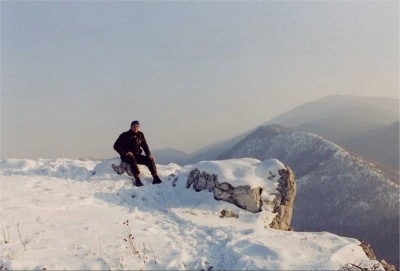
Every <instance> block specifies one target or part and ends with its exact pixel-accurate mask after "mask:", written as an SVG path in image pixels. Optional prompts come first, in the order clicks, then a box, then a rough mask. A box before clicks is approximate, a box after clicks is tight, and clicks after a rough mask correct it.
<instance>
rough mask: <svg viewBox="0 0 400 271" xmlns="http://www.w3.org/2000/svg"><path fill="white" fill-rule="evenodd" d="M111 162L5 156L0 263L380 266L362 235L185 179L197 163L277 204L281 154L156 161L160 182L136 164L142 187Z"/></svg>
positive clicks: (34, 266) (38, 266)
mask: <svg viewBox="0 0 400 271" xmlns="http://www.w3.org/2000/svg"><path fill="white" fill-rule="evenodd" d="M113 163H119V158H115V159H109V160H104V161H90V160H85V161H82V160H70V159H54V160H44V159H39V160H22V159H19V160H17V159H9V160H3V161H1V169H0V183H1V208H0V210H1V213H0V219H1V227H2V235H1V238H0V246H1V258H0V265H1V268H0V270H5V269H8V270H11V269H17V270H44V269H46V270H54V269H57V270H63V269H64V270H72V269H73V270H133V269H134V270H139V269H141V270H157V269H158V270H168V269H169V270H211V269H213V270H218V269H225V270H239V269H250V270H255V269H264V270H266V269H268V270H339V269H343V267H345V266H348V265H349V264H356V265H358V266H362V267H369V268H372V267H374V268H375V269H377V270H383V268H382V266H381V265H380V264H379V263H378V262H377V261H374V260H369V259H368V257H367V256H366V254H365V252H364V251H363V249H362V248H361V246H360V241H358V240H356V239H352V238H344V237H340V236H337V235H334V234H331V233H328V232H295V231H283V230H277V229H272V228H270V227H269V226H268V225H269V224H270V222H271V221H272V220H273V219H274V217H275V216H276V215H277V213H275V212H274V210H272V209H271V208H270V207H269V206H268V205H264V206H262V208H261V211H260V212H254V213H253V212H249V211H246V210H243V209H241V208H239V207H237V206H235V205H234V204H231V203H228V202H226V201H222V200H221V201H217V200H215V199H214V194H213V193H212V192H209V191H208V190H207V189H205V190H202V191H200V192H196V190H195V189H194V188H193V186H192V185H188V177H189V175H190V173H191V172H193V170H194V169H198V170H199V172H207V173H209V174H215V176H218V180H219V182H220V183H222V182H226V183H229V184H230V185H231V186H233V187H237V186H248V187H250V188H257V187H260V188H262V195H261V196H262V200H263V201H273V200H274V197H275V195H276V189H277V186H278V180H279V178H280V175H279V171H280V170H282V169H285V165H284V164H282V163H281V162H280V161H278V160H266V161H259V160H256V159H250V158H241V159H230V160H224V161H203V162H199V163H197V164H194V165H189V166H184V167H181V166H178V165H176V164H169V165H166V166H163V165H157V168H158V172H159V176H160V178H161V179H162V181H163V182H162V183H161V184H158V185H153V184H151V182H152V177H151V174H150V172H149V171H148V170H147V168H146V167H143V166H140V169H141V172H142V181H143V183H144V185H145V186H144V187H141V188H137V187H133V186H132V184H131V178H130V177H129V176H127V175H126V174H123V175H117V174H116V173H115V172H114V171H113V169H112V167H111V165H112V164H113ZM221 211H224V212H225V213H229V214H230V215H228V216H224V215H221ZM304 215H305V216H306V215H307V214H304Z"/></svg>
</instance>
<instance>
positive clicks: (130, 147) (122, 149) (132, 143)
mask: <svg viewBox="0 0 400 271" xmlns="http://www.w3.org/2000/svg"><path fill="white" fill-rule="evenodd" d="M141 148H142V149H143V150H144V152H145V154H146V156H149V155H151V153H150V149H149V146H148V145H147V142H146V138H145V137H144V134H143V133H142V132H140V131H139V132H137V133H133V131H132V130H129V131H126V132H123V133H122V134H120V136H119V137H118V139H117V141H115V143H114V150H116V151H117V152H118V153H119V155H120V156H121V157H124V156H125V154H126V153H127V152H132V153H133V154H134V155H139V154H141V153H142V150H141Z"/></svg>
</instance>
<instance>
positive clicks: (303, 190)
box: [218, 125, 399, 264]
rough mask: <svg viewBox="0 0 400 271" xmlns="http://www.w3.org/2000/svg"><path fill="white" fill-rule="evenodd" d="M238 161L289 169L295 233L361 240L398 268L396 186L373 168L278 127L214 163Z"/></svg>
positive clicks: (260, 133) (318, 140)
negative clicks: (268, 161)
mask: <svg viewBox="0 0 400 271" xmlns="http://www.w3.org/2000/svg"><path fill="white" fill-rule="evenodd" d="M240 157H252V158H256V159H260V160H263V159H270V158H271V157H274V158H276V159H278V160H280V161H284V163H285V164H287V165H288V166H290V167H291V168H292V170H293V172H294V174H295V176H296V179H297V183H298V194H297V198H296V204H295V209H294V214H293V227H294V228H295V229H296V230H297V229H298V230H328V231H332V232H335V233H338V234H343V235H347V236H353V237H357V238H360V239H364V240H367V241H368V242H370V243H371V244H372V245H373V247H374V248H375V252H376V253H377V254H378V255H380V256H381V257H383V258H386V259H388V260H390V261H392V262H394V263H396V264H398V263H399V257H398V255H399V244H398V240H399V231H398V229H399V213H398V204H399V185H398V184H396V182H395V181H394V180H391V179H390V178H389V177H388V176H387V175H386V174H385V173H384V172H383V171H382V170H381V169H379V168H378V167H377V166H375V165H374V164H372V163H370V162H368V161H366V160H364V159H363V158H361V157H360V156H357V155H355V154H352V153H349V152H347V151H345V150H344V149H343V148H341V147H340V146H338V145H336V144H334V143H332V142H330V141H328V140H326V139H324V138H322V137H320V136H317V135H315V134H311V133H306V132H296V131H291V130H289V129H287V128H285V127H283V126H279V125H268V126H262V127H260V128H258V129H257V130H256V131H254V132H253V133H251V134H250V135H248V136H247V137H246V138H245V139H243V140H242V141H240V142H239V143H238V144H236V145H235V146H234V147H233V148H232V149H231V150H229V151H227V152H225V153H224V154H222V155H220V156H219V157H218V159H228V158H240ZM304 214H307V215H306V216H305V215H304ZM382 225H385V226H382Z"/></svg>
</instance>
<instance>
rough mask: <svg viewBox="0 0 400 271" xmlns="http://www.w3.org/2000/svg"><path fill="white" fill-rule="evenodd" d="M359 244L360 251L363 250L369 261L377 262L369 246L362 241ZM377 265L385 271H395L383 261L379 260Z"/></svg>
mask: <svg viewBox="0 0 400 271" xmlns="http://www.w3.org/2000/svg"><path fill="white" fill-rule="evenodd" d="M360 242H361V244H360V246H361V247H362V249H363V250H364V252H365V254H366V255H367V257H368V258H369V259H370V260H377V258H376V256H375V253H374V251H373V250H372V247H371V245H370V244H368V243H367V242H366V241H364V240H360ZM379 263H380V264H381V265H382V266H383V268H384V269H385V271H396V267H395V266H394V265H391V264H389V263H387V262H386V261H385V260H383V259H382V260H380V261H379Z"/></svg>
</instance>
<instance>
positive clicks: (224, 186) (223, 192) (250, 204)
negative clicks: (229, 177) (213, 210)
mask: <svg viewBox="0 0 400 271" xmlns="http://www.w3.org/2000/svg"><path fill="white" fill-rule="evenodd" d="M279 175H280V176H279V179H278V182H277V185H276V190H275V191H264V192H268V193H267V194H268V195H272V196H273V197H272V198H271V197H265V196H263V187H253V188H252V187H250V186H249V185H241V186H236V187H235V186H232V185H231V184H230V183H228V182H223V183H220V182H219V181H218V175H217V174H215V173H208V172H205V171H204V170H203V171H200V170H199V169H198V168H194V169H193V170H191V171H190V172H189V174H188V178H187V182H186V187H187V188H190V187H193V189H195V190H196V191H197V192H199V191H202V190H208V191H209V192H213V193H214V198H215V199H216V200H223V201H226V202H229V203H232V204H234V205H236V206H238V207H240V208H242V209H244V210H247V211H249V212H252V213H257V212H261V211H262V210H263V206H264V207H268V210H270V211H272V213H276V215H275V217H274V219H273V220H272V222H271V223H270V224H269V226H270V227H271V228H274V229H281V230H292V227H291V226H290V222H291V219H292V213H293V204H294V200H295V197H296V182H295V177H294V174H293V172H292V170H291V169H290V168H289V167H288V166H286V168H285V169H280V170H279ZM273 177H275V176H273ZM264 179H265V180H266V182H268V181H271V182H273V181H272V179H273V178H271V176H265V178H264Z"/></svg>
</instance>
